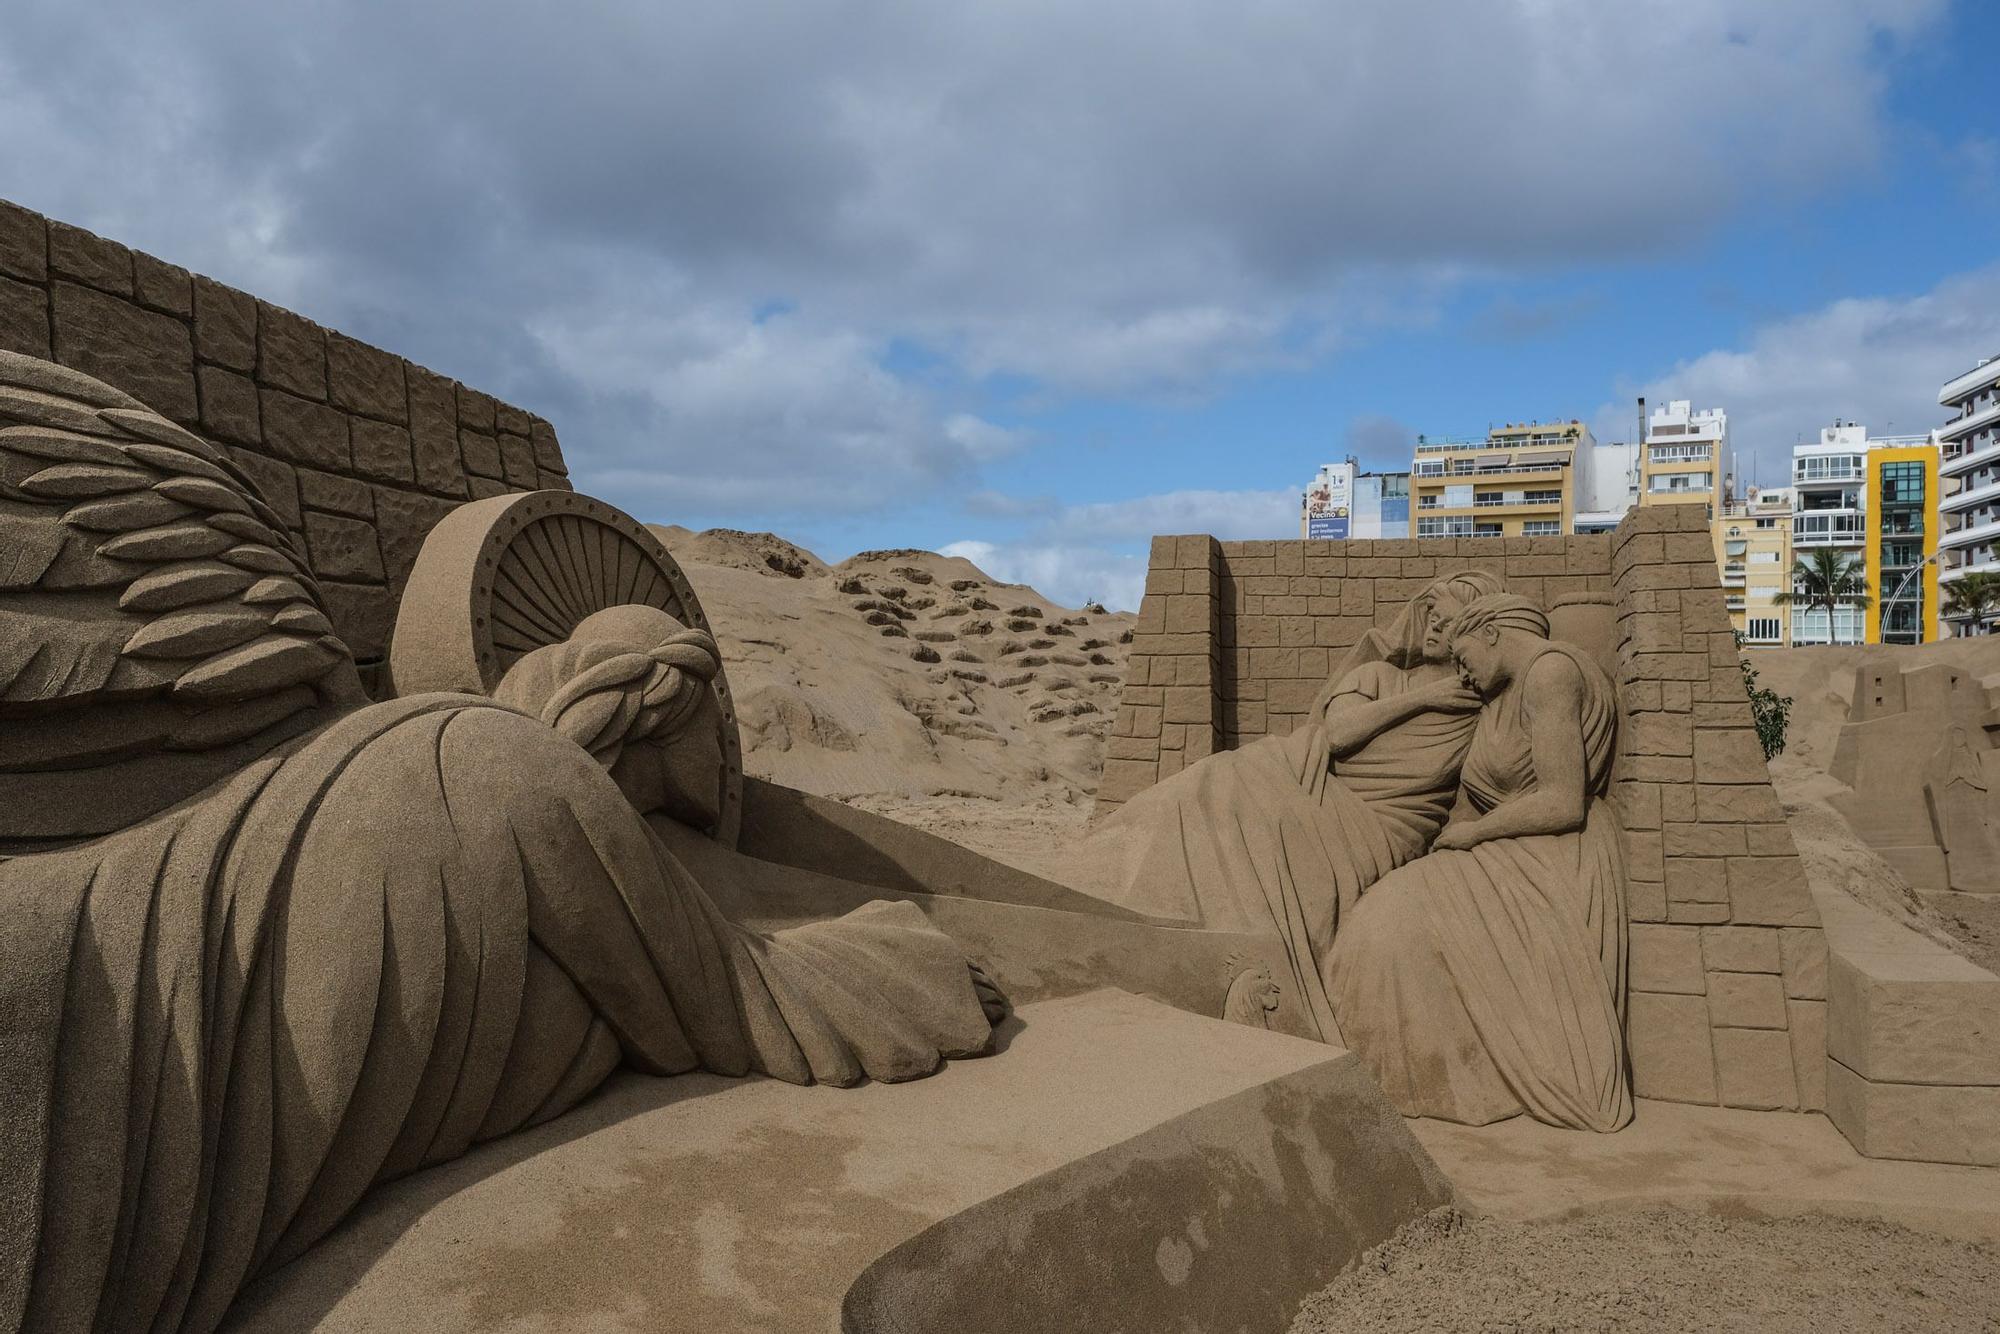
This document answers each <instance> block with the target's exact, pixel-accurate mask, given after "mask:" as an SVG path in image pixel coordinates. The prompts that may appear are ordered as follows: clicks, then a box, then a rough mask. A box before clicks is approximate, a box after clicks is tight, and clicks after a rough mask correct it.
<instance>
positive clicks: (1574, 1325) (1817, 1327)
mask: <svg viewBox="0 0 2000 1334" xmlns="http://www.w3.org/2000/svg"><path fill="white" fill-rule="evenodd" d="M1996 1264H2000V1253H1996V1252H1995V1250H1994V1248H1993V1247H1992V1246H1990V1245H1987V1244H1984V1243H1980V1242H1972V1241H1960V1240H1955V1239H1951V1238H1946V1237H1938V1236H1932V1235H1930V1234H1927V1233H1922V1232H1913V1231H1911V1230H1909V1229H1908V1228H1902V1227H1897V1226H1895V1225H1893V1224H1889V1223H1878V1222H1867V1221H1860V1220H1853V1219H1838V1218H1825V1217H1815V1216H1805V1217H1798V1218H1773V1219H1767V1218H1754V1217H1723V1216H1720V1215H1716V1214H1704V1213H1692V1212H1683V1211H1681V1210H1677V1209H1655V1210H1648V1211H1645V1212H1633V1213H1626V1212H1614V1213H1599V1214H1590V1215H1586V1216H1584V1217H1580V1218H1566V1219H1562V1220H1560V1221H1556V1222H1535V1223H1520V1222H1510V1221H1507V1220H1503V1219H1498V1218H1466V1217H1464V1216H1462V1215H1459V1214H1457V1213H1455V1212H1452V1211H1449V1210H1440V1211H1439V1212H1437V1213H1435V1214H1432V1215H1431V1216H1430V1217H1428V1218H1425V1219H1421V1220H1419V1221H1417V1222H1415V1223H1412V1224H1410V1225H1409V1226H1408V1227H1406V1228H1404V1229H1403V1231H1402V1232H1400V1233H1398V1234H1397V1235H1396V1236H1395V1237H1393V1238H1391V1239H1390V1240H1389V1241H1387V1242H1384V1243H1383V1244H1382V1245H1381V1246H1378V1247H1376V1248H1375V1249H1374V1250H1372V1251H1370V1252H1368V1253H1367V1254H1366V1255H1364V1256H1362V1257H1361V1259H1360V1261H1359V1262H1358V1263H1357V1264H1356V1266H1355V1268H1354V1269H1353V1270H1351V1271H1350V1272H1348V1273H1346V1274H1343V1275H1342V1276H1341V1277H1340V1278H1338V1279H1336V1280H1335V1281H1334V1282H1333V1283H1332V1284H1331V1285H1329V1286H1328V1287H1326V1288H1325V1289H1323V1290H1322V1291H1320V1292H1319V1293H1317V1294H1315V1295H1314V1296H1312V1297H1310V1298H1308V1299H1307V1300H1306V1303H1305V1305H1304V1307H1303V1308H1301V1310H1300V1311H1299V1314H1298V1317H1297V1318H1296V1319H1295V1320H1294V1321H1293V1323H1292V1330H1293V1334H1317V1332H1318V1331H1323V1330H1352V1331H1392V1330H1394V1331H1404V1330H1408V1331H1418V1330H1425V1331H1428V1330H1461V1329H1464V1330H1473V1329H1477V1330H1596V1329H1633V1330H1639V1329H1643V1330H1658V1331H1669V1330H1674V1331H1679V1330H1686V1331H1704V1330H1713V1329H1755V1330H1761V1331H1796V1332H1797V1334H1823V1332H1824V1331H1828V1330H1863V1329H1866V1330H1908V1331H1911V1332H1912V1334H1916V1332H1917V1331H1925V1332H1929V1331H1938V1332H1939V1334H1943V1331H1954V1330H1967V1331H1971V1330H1991V1329H1992V1328H1993V1318H1994V1309H1995V1308H1994V1302H1995V1298H1996V1293H1995V1285H1994V1277H1993V1276H1994V1273H1995V1266H1996Z"/></svg>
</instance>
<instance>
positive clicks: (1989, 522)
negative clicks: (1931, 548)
mask: <svg viewBox="0 0 2000 1334" xmlns="http://www.w3.org/2000/svg"><path fill="white" fill-rule="evenodd" d="M1996 537H2000V518H1995V519H1985V520H1982V521H1981V522H1979V523H1975V524H1969V525H1967V526H1966V527H1964V528H1955V529H1951V530H1948V531H1946V532H1944V533H1941V534H1939V535H1938V546H1940V547H1941V548H1943V549H1944V550H1946V551H1950V550H1952V549H1953V548H1956V547H1969V546H1975V545H1977V544H1978V543H1981V542H1991V541H1992V540H1993V539H1995V538H1996Z"/></svg>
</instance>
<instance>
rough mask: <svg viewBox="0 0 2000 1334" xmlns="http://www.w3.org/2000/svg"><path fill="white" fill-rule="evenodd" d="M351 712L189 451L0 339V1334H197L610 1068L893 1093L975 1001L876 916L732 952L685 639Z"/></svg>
mask: <svg viewBox="0 0 2000 1334" xmlns="http://www.w3.org/2000/svg"><path fill="white" fill-rule="evenodd" d="M557 628H558V629H567V630H568V632H569V633H568V634H567V636H566V637H561V638H559V639H553V638H552V642H549V643H547V644H545V645H543V646H541V647H539V648H537V649H534V650H533V651H530V652H526V653H522V654H520V655H518V658H517V660H515V661H514V662H513V663H512V664H511V666H509V667H508V669H507V671H506V672H505V673H504V677H503V679H502V680H501V681H500V682H499V688H498V689H497V691H496V692H495V693H496V694H497V695H498V699H497V700H495V699H490V698H486V697H484V696H483V695H473V694H442V693H429V694H419V695H415V696H413V697H407V698H399V699H394V700H390V701H388V702H384V703H376V704H369V703H367V701H366V700H365V699H364V698H363V696H362V694H361V690H360V686H359V680H358V677H357V674H356V671H355V668H354V665H353V662H352V660H351V658H350V656H349V654H348V651H347V648H346V646H345V645H344V644H343V643H342V642H341V641H340V640H339V639H338V638H336V637H334V636H333V634H332V633H331V628H330V626H329V625H328V622H327V620H326V617H325V615H324V613H323V609H322V607H321V606H320V605H319V596H318V590H317V587H316V585H315V583H314V581H313V579H312V577H311V575H310V573H309V571H308V567H307V566H306V564H305V562H304V560H303V559H302V557H301V555H300V553H299V551H298V549H297V547H296V545H295V543H294V540H293V539H292V538H291V537H290V535H289V534H288V533H287V532H286V530H285V527H284V526H283V524H282V522H281V521H280V520H279V519H278V517H277V515H276V514H275V513H274V512H273V511H272V510H271V508H270V507H269V506H268V505H266V503H265V502H264V501H263V500H262V499H260V498H259V497H258V495H257V493H256V490H255V488H254V487H253V486H251V485H250V484H249V483H248V482H247V481H246V480H245V478H244V475H243V474H242V473H241V472H240V471H239V470H238V468H237V466H236V465H235V464H234V463H233V462H232V461H231V460H230V458H229V457H228V456H227V455H226V454H225V453H224V452H223V451H221V450H219V449H216V448H214V447H213V446H211V445H209V444H207V443H206V442H204V441H202V440H200V439H197V438H195V437H194V436H191V435H189V434H188V433H186V432H185V431H182V430H180V429H179V428H177V427H175V426H173V425H172V424H170V423H168V422H167V421H165V420H164V419H162V418H160V417H159V416H157V415H156V414H154V413H152V412H150V411H148V410H146V409H145V408H144V407H143V406H142V405H140V404H139V403H137V402H135V401H134V400H132V399H130V398H127V397H126V396H125V395H123V394H121V393H118V392H117V391H115V390H112V389H110V388H108V387H107V386H105V385H103V384H101V383H99V382H97V381H95V380H92V379H90V378H88V377H85V376H82V375H79V374H76V373H74V372H71V371H66V370H63V369H61V368H58V367H55V366H52V365H49V364H48V363H45V362H40V361H35V360H32V359H28V358H22V357H15V356H10V355H5V354H0V1329H16V1328H28V1329H38V1330H39V1329H50V1330H55V1329H63V1330H69V1329H91V1328H98V1329H110V1330H127V1329H133V1330H138V1329H145V1330H202V1331H205V1330H209V1329H212V1328H213V1327H214V1326H215V1325H216V1324H217V1323H218V1321H219V1320H220V1319H221V1318H222V1316H223V1313H224V1311H225V1309H226V1307H227V1306H228V1304H229V1302H230V1300H231V1299H232V1297H233V1296H234V1295H235V1294H236V1292H237V1291H238V1289H239V1288H240V1287H241V1286H242V1285H243V1284H244V1283H245V1282H246V1281H248V1280H249V1279H250V1278H252V1277H254V1276H256V1275H258V1274H259V1273H262V1272H264V1271H267V1270H269V1269H271V1268H273V1267H275V1266H277V1265H279V1264H282V1263H284V1262H285V1261H287V1260H289V1259H291V1258H292V1257H294V1256H297V1255H298V1254H299V1253H300V1252H301V1251H303V1250H304V1249H305V1248H306V1247H308V1246H310V1245H311V1244H312V1243H313V1242H314V1241H315V1240H317V1239H318V1238H320V1237H321V1236H323V1235H325V1233H326V1232H327V1231H328V1230H329V1229H331V1228H332V1227H333V1226H334V1225H335V1224H336V1223H338V1222H339V1221H340V1219H341V1218H342V1216H343V1215H344V1214H346V1213H347V1212H348V1211H349V1210H350V1209H351V1208H353V1206H354V1205H355V1203H356V1202H357V1201H358V1200H359V1199H360V1198H361V1197H362V1195H363V1193H364V1192H366V1191H367V1190H368V1189H369V1188H370V1187H371V1186H372V1185H374V1184H376V1183H378V1182H382V1181H386V1180H388V1179H390V1178H393V1177H396V1176H399V1175H402V1174H404V1173H408V1172H411V1171H415V1170H416V1169H418V1168H421V1167H424V1166H426V1165H429V1164H433V1163H438V1162H442V1161H445V1160H447V1159H450V1158H453V1157H455V1156H457V1155H459V1154H462V1153H464V1152H465V1151H466V1150H467V1149H468V1148H469V1147H470V1146H471V1145H474V1144H476V1143H479V1142H480V1141H483V1140H487V1139H491V1138H493V1137H495V1136H498V1135H504V1134H506V1133H508V1132H510V1131H513V1130H516V1129H518V1128H521V1127H524V1126H529V1125H533V1124H535V1123H537V1122H540V1121H543V1120H545V1119H547V1118H549V1117H552V1116H555V1115H557V1114H559V1113H561V1112H562V1111H564V1110H565V1109H567V1108H570V1107H572V1106H574V1105H575V1104H576V1103H577V1102H578V1101H579V1100H581V1099H582V1098H584V1097H585V1096H586V1095H588V1094H589V1093H590V1092H591V1091H592V1090H593V1089H594V1088H595V1087H596V1086H597V1085H598V1084H599V1083H601V1082H602V1081H603V1080H604V1079H605V1078H606V1077H607V1076H608V1075H609V1074H610V1073H611V1071H612V1070H613V1069H614V1068H616V1067H619V1066H627V1067H631V1068H634V1069H637V1070H640V1071H645V1072H650V1073H654V1074H661V1075H669V1074H675V1073H678V1072H683V1071H691V1070H696V1069H702V1070H708V1071H714V1072H717V1073H721V1074H746V1073H749V1072H753V1071H756V1072H762V1073H765V1074H769V1075H772V1076H775V1077H777V1078H780V1079H785V1080H790V1081H793V1082H797V1083H808V1082H812V1081H821V1082H826V1083H833V1084H851V1083H854V1082H856V1081H858V1080H860V1079H862V1078H864V1077H866V1078H875V1079H884V1080H899V1079H909V1078H913V1077H916V1076H920V1075H924V1074H927V1073H929V1072H931V1071H932V1070H934V1069H936V1068H937V1066H938V1065H939V1063H940V1061H941V1060H942V1059H943V1058H944V1057H947V1056H958V1055H969V1054H973V1053H977V1052H980V1051H982V1050H984V1049H985V1048H986V1047H987V1045H988V1042H989V1039H990V1033H991V1023H992V1022H993V1020H994V1019H995V1018H996V1017H997V1015H998V1013H999V1010H1000V1006H1001V1002H1000V1001H999V1000H998V998H997V996H995V994H994V993H993V992H992V991H991V989H990V987H987V986H985V985H984V979H983V978H982V977H980V976H979V975H978V974H977V973H976V972H975V971H972V970H970V969H969V968H968V964H967V961H966V960H965V958H964V956H963V955H961V954H960V953H959V952H958V950H957V949H956V948H955V947H954V946H953V945H952V943H951V941H950V940H948V939H947V938H946V937H945V936H943V935H941V934H940V933H938V932H937V931H935V930H933V929H931V928H930V927H929V926H928V925H927V923H926V921H925V919H924V918H923V916H922V914H921V913H920V912H919V911H918V910H917V909H915V908H914V907H911V906H910V905H908V904H879V903H878V904H873V905H870V906H869V907H866V908H863V909H861V910H859V911H857V912H855V913H853V914H851V915H849V916H847V917H844V918H841V919H839V920H836V921H829V922H822V923H816V924H813V925H809V926H803V927H799V928H796V929H794V930H790V931H785V932H780V933H778V934H776V935H773V936H759V935H755V934H752V933H750V932H748V931H746V930H744V929H742V928H739V927H737V926H736V925H734V924H732V923H731V922H730V921H728V920H726V919H725V918H724V917H723V916H722V915H721V914H720V912H719V911H718V910H717V909H716V908H715V906H714V905H713V904H712V903H711V902H710V900H709V899H708V897H707V896H706V895H705V894H704V893H703V891H702V888H701V886H700V885H698V884H696V883H694V881H693V880H692V879H691V878H690V876H689V875H688V873H687V872H686V871H685V870H684V869H683V868H682V866H681V865H680V864H679V863H678V862H677V861H676V860H675V859H674V857H673V856H672V855H671V854H670V853H668V852H667V850H666V849H665V847H664V846H663V845H662V843H661V842H660V840H659V838H658V837H657V836H656V835H655V834H654V833H653V832H652V830H651V829H650V828H649V826H648V823H647V817H648V816H651V817H652V818H655V819H657V818H663V817H664V818H676V819H685V820H688V821H690V822H693V823H697V824H701V823H705V822H709V821H712V820H714V819H715V818H716V817H717V814H718V811H719V808H720V806H721V804H722V790H723V785H722V783H721V782H720V781H719V775H720V773H721V768H722V766H721V764H720V756H719V754H718V753H717V751H716V748H715V743H714V741H713V739H712V738H713V735H714V729H713V727H712V726H711V725H710V724H712V723H713V721H714V716H715V715H714V710H715V708H716V702H715V696H714V693H713V692H712V691H711V690H710V688H709V681H710V678H712V677H714V676H715V674H716V671H717V663H716V654H715V645H714V643H713V641H712V640H710V639H709V637H708V636H707V635H706V634H704V633H702V632H700V631H699V630H698V629H693V628H690V627H687V626H684V625H682V624H681V623H679V622H678V621H676V620H675V619H674V618H672V617H671V616H668V615H667V614H665V613H664V612H662V611H660V610H658V609H656V608H647V607H638V608H631V609H624V610H619V609H611V610H606V611H604V612H601V613H599V614H598V615H596V616H593V617H587V618H584V619H583V620H582V621H581V622H579V623H577V624H575V625H574V626H569V627H557Z"/></svg>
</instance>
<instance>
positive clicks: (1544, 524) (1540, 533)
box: [1521, 519, 1562, 537]
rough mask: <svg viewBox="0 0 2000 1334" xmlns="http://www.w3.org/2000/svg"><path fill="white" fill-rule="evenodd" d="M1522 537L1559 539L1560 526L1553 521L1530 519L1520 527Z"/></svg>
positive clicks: (1560, 533)
mask: <svg viewBox="0 0 2000 1334" xmlns="http://www.w3.org/2000/svg"><path fill="white" fill-rule="evenodd" d="M1521 535H1522V536H1523V537H1560V536H1561V535H1562V524H1561V523H1560V522H1558V521H1557V520H1555V519H1530V520H1528V521H1527V522H1526V523H1524V524H1522V525H1521Z"/></svg>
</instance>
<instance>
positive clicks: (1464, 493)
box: [1410, 419, 1597, 537]
mask: <svg viewBox="0 0 2000 1334" xmlns="http://www.w3.org/2000/svg"><path fill="white" fill-rule="evenodd" d="M1596 443H1597V442H1596V440H1594V439H1593V438H1592V437H1591V434H1590V428H1589V427H1587V426H1585V425H1584V424H1583V423H1582V422H1580V421H1576V420H1574V419H1572V420H1570V421H1555V422H1524V423H1518V424H1517V423H1509V424H1507V425H1506V426H1501V427H1495V428H1493V429H1492V430H1490V431H1488V432H1487V433H1486V435H1485V436H1484V437H1483V438H1480V437H1455V438H1453V437H1439V436H1423V435H1420V436H1418V437H1417V454H1416V460H1415V462H1414V463H1413V464H1412V465H1411V470H1410V489H1411V492H1412V493H1413V496H1414V500H1415V504H1414V505H1413V507H1412V510H1413V518H1414V521H1415V529H1414V534H1413V535H1414V536H1416V537H1560V536H1562V535H1563V534H1565V533H1567V532H1569V531H1570V523H1571V519H1572V517H1573V515H1574V513H1575V509H1576V495H1575V478H1574V473H1575V468H1576V459H1577V454H1578V451H1579V450H1585V449H1591V448H1594V447H1595V446H1596Z"/></svg>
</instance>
